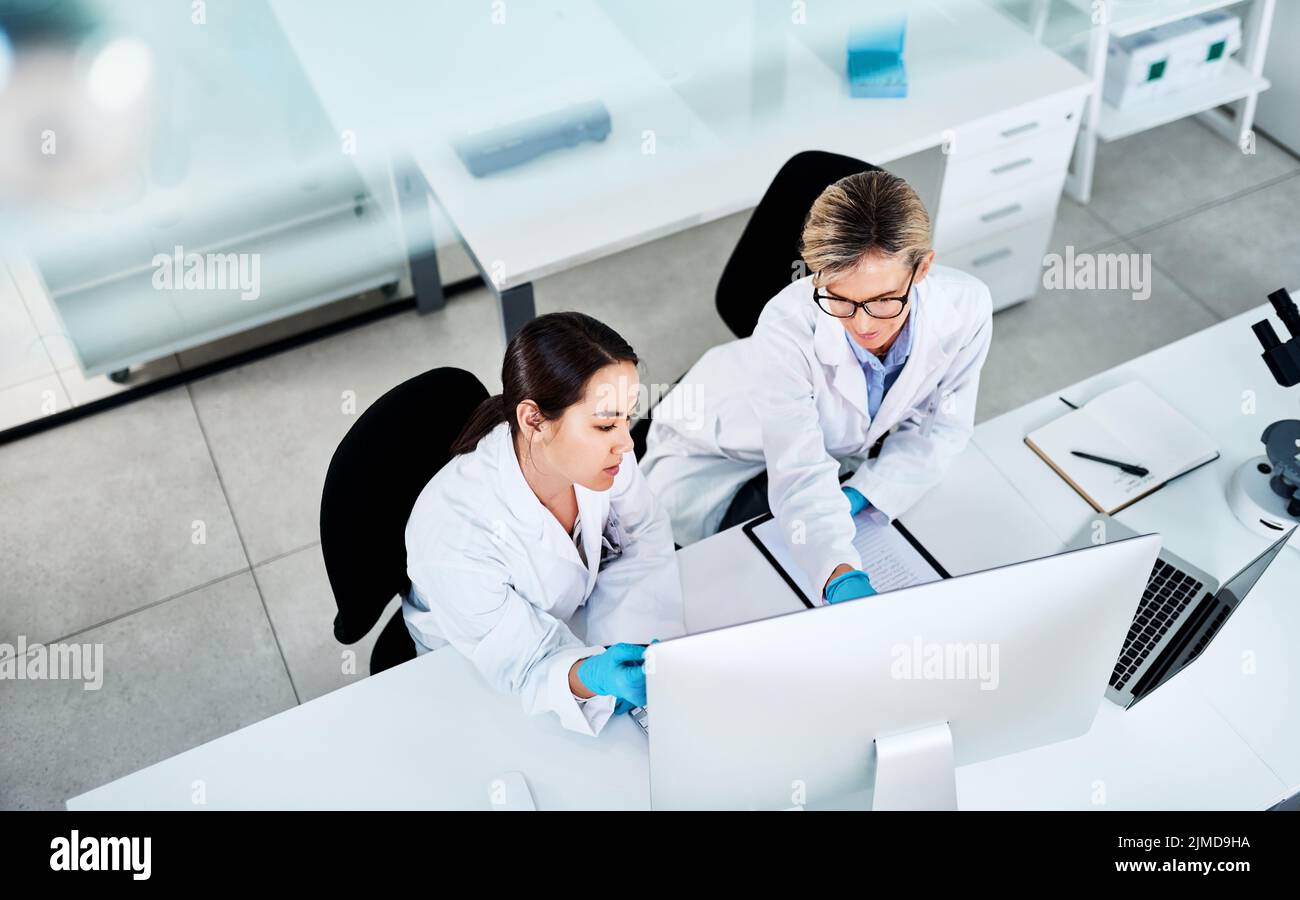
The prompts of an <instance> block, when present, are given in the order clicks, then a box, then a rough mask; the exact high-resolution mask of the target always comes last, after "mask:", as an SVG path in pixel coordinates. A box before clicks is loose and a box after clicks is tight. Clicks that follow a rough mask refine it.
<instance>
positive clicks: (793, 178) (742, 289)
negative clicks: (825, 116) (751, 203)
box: [632, 150, 878, 459]
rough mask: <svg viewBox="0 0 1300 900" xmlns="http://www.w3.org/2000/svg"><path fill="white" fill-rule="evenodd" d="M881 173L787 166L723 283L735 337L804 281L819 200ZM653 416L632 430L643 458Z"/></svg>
mask: <svg viewBox="0 0 1300 900" xmlns="http://www.w3.org/2000/svg"><path fill="white" fill-rule="evenodd" d="M877 168H878V167H877V166H873V165H871V164H870V163H865V162H863V161H862V160H860V159H854V158H853V157H851V156H841V155H840V154H838V153H826V152H824V151H822V150H805V151H804V152H803V153H797V154H795V155H794V156H792V157H790V159H789V160H787V161H786V164H785V165H783V166H782V167H781V170H780V171H779V172H777V173H776V177H775V178H773V179H772V183H771V184H770V185H768V188H767V191H766V192H765V193H764V194H763V199H761V200H759V201H758V206H756V207H754V212H753V214H752V215H751V216H750V217H749V223H748V224H747V225H746V226H745V231H744V233H743V234H741V236H740V240H739V241H737V242H736V248H735V249H734V250H732V251H731V258H730V259H728V260H727V265H726V266H725V267H724V268H723V270H722V277H721V278H719V279H718V290H717V293H716V294H715V296H714V304H715V306H716V307H717V310H718V315H719V316H721V317H722V321H724V322H726V323H727V327H728V328H730V329H731V333H732V334H734V335H735V336H736V337H738V338H743V337H749V336H750V335H751V334H753V333H754V326H755V325H757V324H758V316H759V313H761V312H762V311H763V307H764V306H766V305H767V301H768V300H771V299H772V298H773V297H775V296H776V295H777V294H778V293H780V292H781V290H782V289H783V288H784V287H786V285H788V284H789V283H790V282H791V281H792V280H793V279H794V278H795V277H802V276H800V275H799V274H798V271H797V270H796V269H795V268H794V266H795V264H796V263H797V262H798V261H799V258H800V257H799V238H800V236H801V234H802V233H803V223H804V220H805V219H806V218H807V217H808V210H810V209H812V205H813V201H814V200H816V199H817V198H818V197H819V196H820V195H821V192H822V191H824V190H826V188H828V187H829V186H830V185H832V184H834V183H835V182H837V181H839V180H840V179H841V178H844V177H845V176H848V175H853V174H855V173H857V172H868V171H874V170H876V169H877ZM677 380H678V381H680V380H681V379H680V378H678V379H677ZM674 383H675V382H674ZM653 416H654V410H653V409H650V410H647V411H646V414H645V415H644V416H643V417H642V418H641V419H640V420H639V421H638V422H637V423H636V425H635V426H634V427H633V428H632V441H633V443H634V445H635V453H636V457H637V459H640V458H641V457H642V456H644V455H645V445H646V436H647V435H648V434H649V433H650V420H651V419H652V418H653Z"/></svg>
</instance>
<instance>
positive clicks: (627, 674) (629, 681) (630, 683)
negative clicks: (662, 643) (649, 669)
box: [578, 644, 645, 709]
mask: <svg viewBox="0 0 1300 900" xmlns="http://www.w3.org/2000/svg"><path fill="white" fill-rule="evenodd" d="M644 665H645V647H643V646H641V645H640V644H614V645H612V646H611V647H610V648H609V649H608V650H606V651H605V652H604V653H597V654H596V655H595V656H588V657H587V658H586V659H584V660H583V661H582V665H580V666H578V680H579V681H581V682H582V683H583V684H584V685H586V687H587V690H589V691H591V692H592V693H593V694H597V695H600V696H613V697H616V698H617V699H619V700H626V701H627V702H629V703H631V704H632V705H633V706H645V670H644V669H643V668H642V667H643V666H644ZM615 708H616V709H617V704H615Z"/></svg>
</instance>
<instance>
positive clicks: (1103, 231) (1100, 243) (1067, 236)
mask: <svg viewBox="0 0 1300 900" xmlns="http://www.w3.org/2000/svg"><path fill="white" fill-rule="evenodd" d="M1118 239H1119V234H1118V233H1117V232H1116V231H1115V230H1114V229H1113V228H1111V227H1110V226H1109V225H1107V224H1106V223H1105V222H1103V221H1102V220H1101V219H1099V218H1097V216H1096V215H1095V214H1094V213H1092V212H1091V211H1090V210H1089V209H1088V207H1086V206H1083V205H1081V204H1079V203H1077V202H1076V201H1074V200H1072V199H1070V197H1069V196H1066V195H1062V196H1061V204H1060V206H1058V207H1057V209H1056V225H1055V226H1053V228H1052V238H1051V242H1050V245H1049V249H1050V250H1053V251H1055V252H1057V253H1059V252H1061V249H1062V248H1064V247H1066V246H1072V247H1074V249H1075V250H1076V251H1080V250H1095V249H1097V248H1098V247H1104V246H1106V245H1107V244H1113V243H1114V242H1115V241H1117V240H1118Z"/></svg>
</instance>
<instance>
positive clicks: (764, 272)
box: [716, 150, 877, 337]
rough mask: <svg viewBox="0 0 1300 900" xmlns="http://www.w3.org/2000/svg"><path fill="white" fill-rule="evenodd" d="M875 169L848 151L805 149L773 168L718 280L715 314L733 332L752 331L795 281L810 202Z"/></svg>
mask: <svg viewBox="0 0 1300 900" xmlns="http://www.w3.org/2000/svg"><path fill="white" fill-rule="evenodd" d="M876 168H877V167H876V166H873V165H871V164H870V163H865V162H863V161H862V160H860V159H854V158H853V157H851V156H841V155H839V154H838V153H826V152H824V151H821V150H807V151H805V152H803V153H798V154H796V155H794V156H792V157H790V159H789V160H788V161H787V162H786V164H785V165H783V166H782V167H781V171H779V172H777V173H776V177H775V178H773V179H772V183H771V184H770V185H769V186H768V188H767V192H766V193H765V194H763V199H762V200H760V201H759V202H758V206H756V207H754V213H753V215H751V216H750V217H749V224H748V225H746V226H745V231H744V233H743V234H742V235H741V236H740V240H739V241H737V242H736V249H735V250H733V251H732V252H731V259H729V260H727V265H726V268H724V269H723V270H722V277H721V278H719V279H718V293H717V301H716V302H717V308H718V315H720V316H721V317H722V321H724V322H726V323H727V327H728V328H730V329H731V331H732V333H734V334H735V335H736V337H749V336H750V335H751V334H753V333H754V326H755V325H757V324H758V314H759V313H761V312H762V311H763V307H764V306H765V305H766V304H767V301H768V300H771V299H772V298H773V297H775V296H776V295H777V294H778V293H780V291H781V290H782V289H783V288H785V287H786V286H787V285H789V284H790V282H791V281H792V280H793V278H792V275H795V274H796V272H795V270H794V268H793V266H794V264H795V263H796V262H798V260H799V237H800V235H801V233H802V232H803V223H804V219H806V218H807V217H808V210H809V209H811V208H812V205H813V201H814V200H816V199H817V197H818V196H819V195H820V194H821V192H822V191H824V190H825V189H826V188H827V187H829V186H830V185H832V184H834V183H835V182H837V181H839V180H840V179H841V178H844V177H845V176H846V175H853V174H854V173H856V172H866V171H870V170H874V169H876Z"/></svg>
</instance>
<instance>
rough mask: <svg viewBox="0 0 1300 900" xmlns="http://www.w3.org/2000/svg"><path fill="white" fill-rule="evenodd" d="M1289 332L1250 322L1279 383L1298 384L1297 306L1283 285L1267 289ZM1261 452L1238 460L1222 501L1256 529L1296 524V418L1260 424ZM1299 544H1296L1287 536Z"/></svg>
mask: <svg viewBox="0 0 1300 900" xmlns="http://www.w3.org/2000/svg"><path fill="white" fill-rule="evenodd" d="M1268 300H1269V302H1270V303H1272V304H1273V309H1274V311H1275V312H1276V313H1277V317H1278V318H1279V319H1281V320H1282V324H1283V325H1285V326H1286V330H1287V331H1288V332H1289V333H1290V335H1291V337H1290V338H1289V339H1288V340H1286V341H1282V340H1281V339H1279V338H1278V336H1277V332H1275V331H1274V330H1273V325H1272V323H1271V322H1269V320H1268V319H1263V320H1261V321H1259V322H1256V323H1255V324H1254V325H1252V326H1251V330H1252V331H1254V332H1255V337H1256V338H1258V339H1259V343H1260V345H1261V346H1262V347H1263V348H1264V352H1263V354H1262V356H1263V359H1264V364H1265V365H1266V366H1268V370H1269V371H1270V372H1272V373H1273V379H1274V380H1275V381H1276V382H1277V383H1278V384H1280V385H1282V387H1295V386H1296V385H1297V384H1300V310H1297V309H1296V305H1295V301H1294V300H1292V299H1291V295H1290V294H1288V293H1287V291H1286V289H1285V288H1281V289H1278V290H1276V291H1274V292H1273V293H1271V294H1269V295H1268ZM1260 440H1261V441H1263V442H1264V455H1263V456H1256V457H1254V458H1253V459H1248V460H1246V462H1244V463H1242V465H1241V467H1240V468H1238V469H1237V471H1236V472H1235V473H1234V474H1233V476H1232V481H1231V482H1230V483H1229V485H1228V505H1229V506H1230V507H1231V508H1232V512H1233V514H1235V515H1236V517H1237V518H1238V519H1240V520H1241V523H1242V524H1243V525H1245V526H1246V527H1247V528H1249V529H1250V530H1251V531H1254V532H1255V533H1257V534H1262V535H1266V536H1276V535H1277V533H1278V532H1282V531H1286V530H1287V529H1288V528H1291V527H1292V526H1294V525H1296V524H1300V419H1279V420H1278V421H1276V422H1274V423H1272V424H1271V425H1269V426H1268V427H1267V428H1265V429H1264V433H1263V435H1261V436H1260ZM1292 545H1293V546H1296V547H1297V548H1300V544H1297V543H1296V541H1292Z"/></svg>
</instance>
